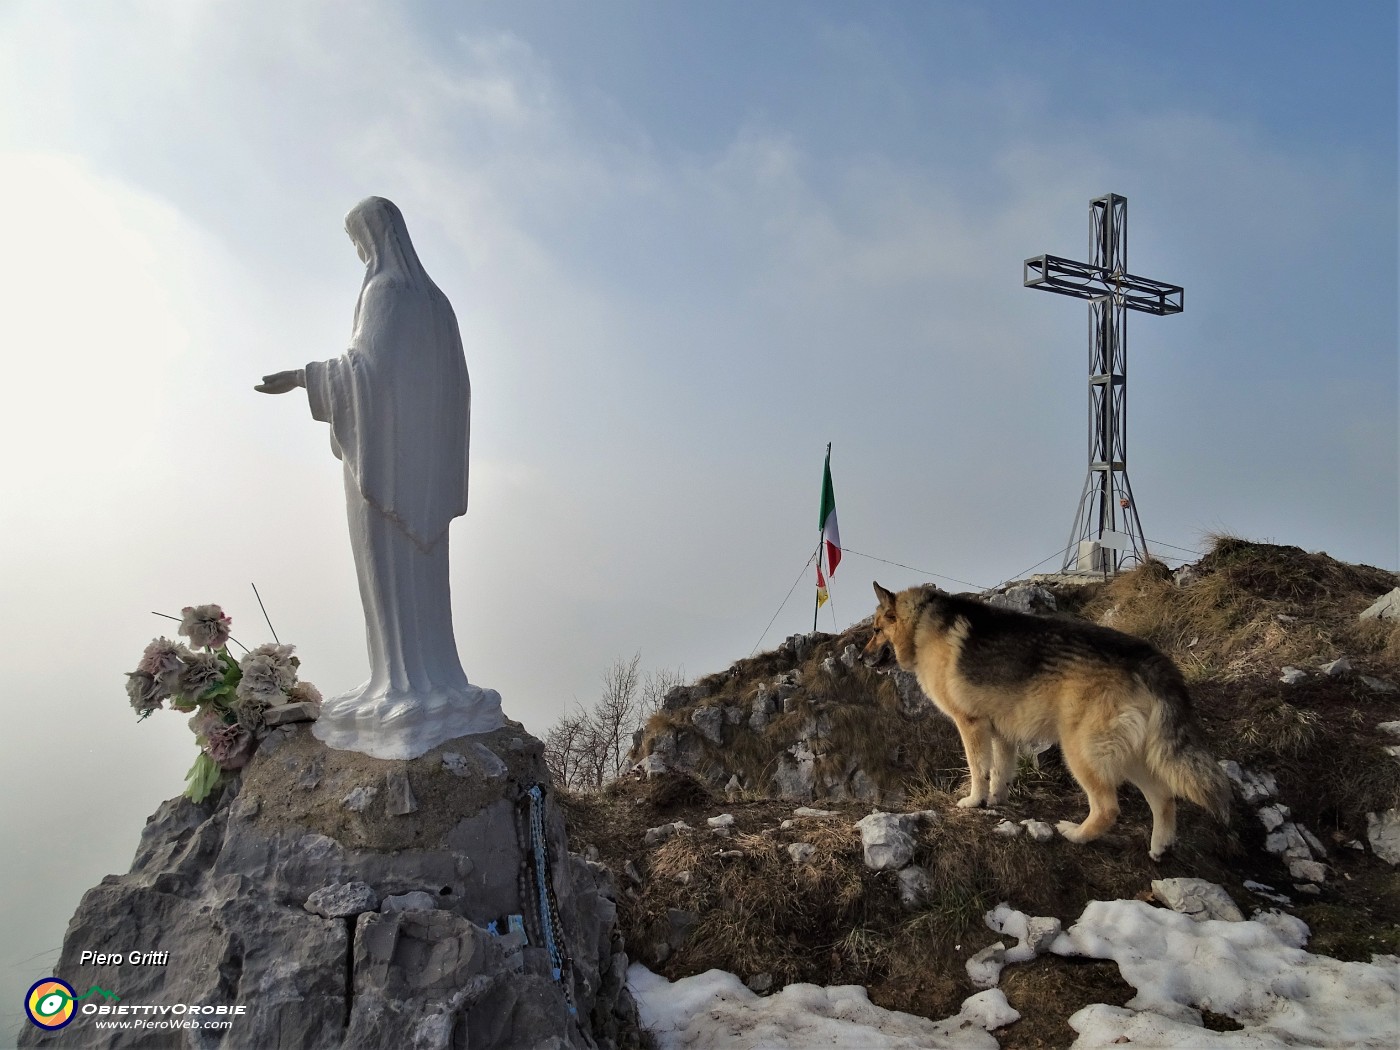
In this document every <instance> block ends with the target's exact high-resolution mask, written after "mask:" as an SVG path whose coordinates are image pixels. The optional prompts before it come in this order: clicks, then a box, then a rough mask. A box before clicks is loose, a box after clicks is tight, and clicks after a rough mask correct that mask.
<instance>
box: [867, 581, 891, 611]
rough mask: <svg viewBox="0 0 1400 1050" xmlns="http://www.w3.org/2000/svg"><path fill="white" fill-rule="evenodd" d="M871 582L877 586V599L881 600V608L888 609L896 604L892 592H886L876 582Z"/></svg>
mask: <svg viewBox="0 0 1400 1050" xmlns="http://www.w3.org/2000/svg"><path fill="white" fill-rule="evenodd" d="M870 582H871V583H873V584H874V585H875V597H876V598H878V599H880V608H882V609H887V608H889V607H890V606H891V605H893V604H894V594H893V593H892V592H890V591H887V590H885V588H883V587H881V586H880V585H879V584H878V583H876V582H875V581H874V580H871V581H870Z"/></svg>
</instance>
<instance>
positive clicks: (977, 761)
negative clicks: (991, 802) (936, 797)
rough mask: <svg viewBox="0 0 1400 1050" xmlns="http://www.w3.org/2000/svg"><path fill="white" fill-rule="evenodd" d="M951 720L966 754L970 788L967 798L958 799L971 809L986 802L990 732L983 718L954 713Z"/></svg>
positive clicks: (990, 747)
mask: <svg viewBox="0 0 1400 1050" xmlns="http://www.w3.org/2000/svg"><path fill="white" fill-rule="evenodd" d="M953 722H954V724H955V725H956V726H957V727H958V735H959V736H961V737H962V745H963V752H964V753H965V754H966V755H967V772H968V777H969V779H970V780H971V782H972V783H971V789H970V791H969V793H968V796H967V798H964V799H959V800H958V805H959V806H961V807H962V808H963V809H972V808H973V807H975V806H983V805H986V803H987V789H988V786H989V783H988V782H989V778H990V776H991V769H992V732H991V726H989V725H988V724H987V721H986V719H984V718H969V717H967V716H966V715H961V714H959V715H954V716H953Z"/></svg>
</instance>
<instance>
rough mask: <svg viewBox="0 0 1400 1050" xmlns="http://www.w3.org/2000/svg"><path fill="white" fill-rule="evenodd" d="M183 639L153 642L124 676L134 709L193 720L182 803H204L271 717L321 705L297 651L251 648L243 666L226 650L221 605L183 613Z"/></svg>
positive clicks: (244, 758) (241, 762)
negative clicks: (164, 710) (289, 707)
mask: <svg viewBox="0 0 1400 1050" xmlns="http://www.w3.org/2000/svg"><path fill="white" fill-rule="evenodd" d="M181 612H182V613H183V614H184V615H183V619H182V620H181V621H180V628H179V633H180V634H182V635H184V636H185V637H186V638H188V639H189V644H188V645H185V644H184V643H182V642H172V641H171V640H170V639H168V638H163V637H162V638H156V639H154V640H152V642H151V644H150V645H148V646H146V651H145V652H144V653H143V654H142V656H141V662H140V663H139V664H138V665H137V667H136V670H134V671H131V672H129V673H128V674H127V676H126V694H127V696H128V697H130V699H131V706H132V707H133V708H135V709H136V713H137V714H139V715H140V716H141V720H143V721H144V720H145V719H146V718H149V717H150V715H151V713H152V712H153V711H155V710H156V709H157V708H160V707H164V706H165V701H167V700H169V701H170V707H171V709H172V710H174V711H180V712H182V713H185V714H191V713H192V714H193V717H192V718H191V719H190V723H189V724H190V729H191V730H192V731H193V732H194V735H195V741H196V742H197V743H198V744H199V748H200V750H199V757H198V758H196V759H195V762H194V765H193V766H191V767H190V771H189V772H188V773H187V774H185V779H186V780H187V781H189V786H188V787H187V788H186V789H185V797H186V798H188V799H189V800H190V801H192V802H203V801H204V800H205V799H206V798H207V797H208V796H209V794H210V792H212V791H213V790H214V789H215V788H216V787H217V786H218V785H219V783H220V782H221V781H222V779H223V776H224V774H225V773H227V772H232V771H234V770H238V769H242V768H243V767H244V766H245V765H247V764H248V759H250V758H252V756H253V752H254V751H256V750H257V747H258V744H259V743H261V742H262V739H263V738H264V737H265V736H267V734H268V732H269V731H270V730H269V727H268V724H267V711H268V709H269V708H274V707H280V706H282V705H283V704H287V703H293V702H306V703H310V704H313V705H319V704H320V702H321V694H320V693H319V692H318V691H317V689H316V687H315V686H314V685H312V684H311V683H310V682H299V681H297V668H298V666H300V664H301V661H300V660H298V659H297V658H296V657H295V656H293V655H292V649H293V647H292V646H290V645H279V644H277V643H275V642H269V643H267V644H266V645H260V646H258V647H257V648H256V649H250V650H248V651H247V652H246V653H245V654H244V656H243V662H242V663H241V664H240V663H239V661H237V660H235V659H234V658H233V656H232V654H230V653H229V651H228V642H229V640H230V636H229V627H230V626H231V625H232V622H233V621H232V620H231V619H230V618H229V617H227V616H225V615H224V611H223V610H222V609H220V608H219V607H218V606H217V605H193V606H187V607H185V608H184V609H182V610H181Z"/></svg>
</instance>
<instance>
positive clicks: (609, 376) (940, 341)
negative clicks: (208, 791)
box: [0, 0, 1400, 1023]
mask: <svg viewBox="0 0 1400 1050" xmlns="http://www.w3.org/2000/svg"><path fill="white" fill-rule="evenodd" d="M464 9H465V10H464ZM1396 88H1397V80H1396V12H1395V8H1394V6H1393V5H1391V4H1386V3H1364V4H1362V3H1358V4H1354V5H1348V6H1347V8H1346V17H1336V16H1335V14H1329V13H1327V12H1326V11H1324V10H1323V9H1322V8H1320V7H1319V6H1318V5H1316V4H1311V3H1287V2H1284V3H1268V4H1264V3H1240V4H1229V5H1223V4H1214V3H1182V4H1176V5H1171V7H1170V8H1169V9H1165V10H1159V11H1154V12H1148V11H1147V10H1146V9H1143V8H1140V7H1135V6H1133V5H1122V4H1100V3H1087V2H1086V3H1082V4H1075V5H1068V6H1066V5H1059V6H1058V7H1055V6H1047V5H1044V4H1030V3H1006V4H996V5H990V4H988V5H973V4H951V3H937V2H932V0H930V2H920V3H907V4H901V3H883V4H878V5H876V4H863V5H852V4H838V3H820V2H811V3H801V4H799V3H793V2H774V3H767V4H747V3H739V2H716V3H705V4H701V3H689V4H682V3H664V4H662V3H642V2H609V3H598V4H586V5H585V4H578V3H565V2H562V0H561V2H556V3H530V2H526V3H520V2H518V0H511V2H505V0H502V2H479V3H473V4H471V5H461V4H451V3H446V2H439V3H427V2H416V3H391V2H389V0H334V2H331V0H324V2H322V0H295V2H286V0H279V2H276V3H273V2H270V0H268V2H254V0H248V2H241V3H228V2H214V0H207V2H195V0H131V2H110V0H106V2H87V3H85V2H76V0H75V2H67V3H63V4H53V3H48V2H43V0H0V192H3V196H4V199H5V200H6V201H7V202H8V205H7V219H6V222H5V223H4V232H3V235H2V236H0V347H3V348H4V357H3V360H4V384H3V390H4V398H5V407H4V411H3V412H0V457H3V476H4V478H5V482H6V491H7V496H6V498H5V499H4V500H3V502H0V578H2V579H3V580H4V590H3V600H0V626H3V637H4V639H5V644H4V647H3V649H0V653H3V660H4V668H5V672H6V674H5V682H6V693H7V705H8V708H9V710H10V712H11V721H10V723H9V729H8V731H7V732H6V733H5V734H4V736H3V738H0V740H3V742H2V743H0V749H3V759H0V787H3V795H2V796H0V797H3V798H4V799H5V800H6V801H5V802H4V803H3V804H0V805H2V806H3V809H2V810H0V813H2V814H3V825H2V826H3V830H4V832H5V841H6V842H7V844H10V847H9V848H7V849H6V850H0V889H3V891H4V892H3V893H0V901H3V904H0V908H3V909H4V910H5V915H4V922H5V928H6V931H7V935H6V937H5V938H3V941H4V949H3V951H4V952H5V953H6V954H5V957H4V959H3V963H4V967H5V969H4V970H3V971H2V972H3V973H4V974H5V980H6V985H7V987H10V988H13V989H14V991H13V994H11V993H10V992H9V991H6V990H4V989H0V996H3V1004H0V1009H3V1010H5V1011H7V1012H8V1011H10V1010H11V1006H10V1005H9V1004H11V1003H14V1004H17V1003H18V996H19V993H20V992H22V991H23V990H24V988H27V987H28V985H29V984H30V983H32V982H33V981H34V980H37V979H38V978H39V977H41V976H44V975H46V974H48V973H49V972H50V968H51V966H52V961H53V959H54V958H55V950H56V948H57V946H58V944H59V941H60V939H61V936H62V931H63V928H64V925H65V924H66V921H67V918H68V916H69V915H70V914H71V912H72V910H73V907H74V906H75V905H76V903H77V900H78V897H79V895H80V894H81V892H82V890H83V889H84V888H86V887H88V886H91V885H93V884H95V883H96V882H97V881H98V880H99V879H100V878H101V877H102V875H104V874H106V873H107V872H111V871H118V870H125V869H126V867H127V865H128V864H129V861H130V856H131V853H132V850H133V849H134V847H135V843H136V838H137V835H138V833H139V829H140V826H141V823H142V821H143V819H144V817H145V816H146V815H147V814H148V813H150V812H151V811H152V810H154V808H155V807H156V805H157V804H158V803H159V802H160V801H161V800H162V799H164V798H167V797H169V796H170V795H173V794H175V793H176V792H177V791H178V790H179V789H180V787H181V778H182V776H183V774H184V772H185V770H186V768H187V767H188V765H189V763H190V761H191V760H192V758H193V745H192V741H191V737H190V735H189V733H188V731H187V730H186V728H185V726H184V724H183V720H182V719H180V718H179V717H177V716H173V715H170V714H169V713H158V714H157V716H156V717H153V718H152V719H150V720H149V721H147V722H145V723H143V724H140V725H137V724H135V722H134V719H133V717H132V715H131V711H130V708H129V707H128V706H127V702H126V697H125V695H124V693H123V689H122V685H123V681H124V680H123V678H122V672H124V671H126V670H129V669H130V668H131V667H133V666H134V664H135V661H136V659H137V658H138V657H139V655H140V652H141V649H142V647H143V646H144V645H145V644H146V642H147V641H149V640H150V638H151V637H152V636H153V635H155V634H158V633H162V632H165V633H169V631H170V628H171V627H173V626H174V625H173V624H168V623H167V622H165V621H162V620H160V619H158V618H157V617H155V616H153V615H151V613H152V611H153V610H154V611H159V612H166V613H178V611H179V609H180V607H182V606H184V605H187V604H193V603H202V602H218V603H220V604H222V605H223V606H224V608H225V609H226V610H227V611H228V612H229V613H230V614H231V615H232V616H233V619H234V627H235V634H236V635H237V636H238V637H239V638H240V639H241V640H242V641H244V642H246V643H247V644H249V645H253V644H257V643H258V642H262V641H265V640H268V638H269V635H268V633H267V628H266V626H265V624H264V623H263V622H262V618H261V615H260V613H259V611H258V608H257V604H256V602H255V601H254V599H253V594H252V590H251V588H250V584H251V583H256V584H257V585H258V588H259V590H260V591H261V593H262V596H263V598H264V600H265V602H266V604H267V606H268V611H269V613H270V614H271V617H272V621H273V624H274V625H275V626H276V629H277V632H278V634H279V635H280V636H281V638H282V640H283V641H290V642H293V643H294V644H296V645H297V647H298V652H299V654H300V655H301V657H302V660H303V668H302V669H303V673H304V675H305V677H307V678H309V679H310V680H312V681H314V682H315V683H317V684H318V685H319V686H320V687H321V688H322V690H323V691H324V692H326V693H327V694H328V695H329V694H331V693H334V692H338V691H341V690H344V689H348V688H350V687H352V686H354V685H355V684H357V683H358V682H359V681H360V680H361V679H362V678H363V676H364V674H365V671H366V658H365V655H364V648H363V645H364V642H363V625H362V620H361V614H360V608H359V601H358V596H357V592H356V589H355V583H354V574H353V568H352V565H351V560H350V551H349V544H348V540H347V538H346V535H345V525H344V504H343V499H342V494H341V490H340V485H341V482H340V471H339V466H338V464H336V462H335V461H334V459H333V458H332V456H331V453H330V450H329V447H328V441H327V435H326V430H325V427H324V425H322V424H319V423H316V422H315V421H313V420H312V419H311V418H310V414H309V411H308V409H307V406H306V403H305V399H304V397H303V396H302V395H301V394H300V392H297V393H295V394H292V395H288V396H284V397H280V398H272V397H266V396H264V395H260V394H257V393H255V392H254V391H253V390H252V386H253V384H254V383H255V382H257V381H258V380H259V378H260V377H261V376H262V375H263V374H265V373H269V372H273V371H278V370H281V369H284V368H296V367H300V366H301V365H303V364H304V363H305V362H307V361H310V360H321V359H326V358H330V357H334V356H336V355H337V354H339V353H340V352H341V350H342V349H343V348H344V346H345V345H346V341H347V339H348V335H349V331H350V320H351V312H352V310H353V306H354V302H355V297H356V294H357V292H358V289H359V285H360V280H361V276H362V272H363V270H362V267H361V265H360V264H359V262H358V260H357V259H356V257H355V252H354V249H353V248H352V246H351V245H350V244H349V242H348V240H347V239H346V237H345V235H344V233H343V231H342V220H343V216H344V214H345V212H346V211H347V210H349V208H350V207H351V206H352V205H353V204H354V203H355V202H356V201H358V200H359V199H361V198H363V197H365V196H367V195H369V194H380V195H383V196H387V197H390V198H392V199H393V200H395V201H396V202H397V203H398V204H399V205H400V207H401V208H402V210H403V212H404V214H405V216H406V218H407V220H408V224H409V228H410V230H411V231H412V233H413V236H414V239H415V241H416V243H417V246H418V250H419V254H420V255H421V257H422V259H423V261H424V264H425V265H426V267H427V269H428V271H429V272H430V273H431V274H432V275H433V277H434V279H435V280H436V282H437V283H438V285H439V286H440V287H441V288H442V289H443V290H444V291H445V292H446V293H447V295H448V296H449V298H450V299H451V300H452V302H453V304H454V305H455V308H456V311H457V315H458V318H459V321H460V324H461V329H462V334H463V340H464V343H465V347H466V353H467V360H468V365H469V368H470V370H471V376H472V385H473V394H474V397H473V424H472V427H473V429H472V456H473V459H472V474H471V510H470V512H469V513H468V515H467V516H466V517H465V518H463V519H461V520H459V521H458V522H457V523H456V524H455V525H454V526H453V530H452V558H453V576H452V582H453V590H454V596H455V617H456V625H457V635H458V643H459V647H460V649H461V652H462V656H463V663H464V666H465V667H466V670H467V672H468V674H469V676H470V677H471V678H472V679H473V681H476V682H479V683H481V684H483V685H489V686H493V687H495V688H497V689H499V690H500V691H501V693H502V695H503V697H504V705H505V708H506V711H507V713H508V714H510V715H511V716H512V717H515V718H517V719H519V720H520V721H522V722H524V723H525V725H526V727H527V728H529V729H530V730H532V731H533V732H535V733H537V734H541V735H542V734H543V733H544V732H545V731H546V730H547V729H548V727H549V726H550V724H552V722H553V721H554V720H555V719H556V718H557V717H558V716H559V715H560V714H561V713H563V712H564V711H565V710H566V708H568V707H570V706H571V705H573V704H574V703H575V702H578V701H588V700H591V699H592V698H593V696H595V695H596V692H597V684H598V679H599V675H600V672H601V671H602V670H603V669H604V668H605V667H606V666H607V665H608V664H609V663H610V662H611V661H613V660H614V659H616V658H618V657H627V656H630V655H631V654H633V653H636V652H640V653H641V658H642V665H643V667H644V668H677V669H682V670H683V671H684V673H685V674H686V675H687V676H688V677H695V676H698V675H701V674H704V673H708V672H711V671H715V670H719V669H722V668H723V667H726V666H728V664H729V663H731V662H732V661H733V660H734V659H736V658H739V657H742V656H746V655H748V653H749V652H750V651H751V650H752V649H753V648H754V647H755V645H757V644H758V643H759V642H760V639H762V642H763V645H764V646H765V647H768V646H771V645H772V644H775V643H776V642H778V641H780V640H781V639H782V638H783V637H784V636H786V635H788V634H792V633H794V632H797V631H801V630H806V629H809V628H810V626H811V614H812V581H811V576H810V573H805V574H804V572H803V566H804V564H805V563H806V561H807V559H808V557H809V556H810V554H811V552H812V550H813V548H814V546H815V543H816V538H817V533H816V526H817V521H816V516H817V503H818V496H819V485H820V480H821V466H822V456H823V453H824V450H825V448H826V444H827V442H831V444H832V471H833V475H834V479H835V488H836V497H837V507H838V512H839V516H840V521H841V530H842V537H843V540H844V541H845V543H846V544H847V545H849V547H850V548H852V550H853V551H858V552H861V554H859V555H858V554H854V553H852V554H848V555H847V559H846V560H845V561H844V562H843V564H842V566H841V568H840V570H839V571H838V573H837V576H836V578H835V579H834V580H833V583H832V595H833V601H832V605H831V607H830V611H831V613H833V614H834V615H829V613H828V610H823V614H822V615H823V626H824V627H826V628H828V629H830V628H831V627H833V626H845V625H846V624H848V623H850V622H852V621H854V620H856V619H859V618H861V617H862V616H864V615H866V614H867V613H868V612H869V607H870V605H871V600H872V599H871V595H870V580H871V579H872V578H878V579H880V581H881V582H882V583H884V584H886V585H888V586H902V585H908V584H913V583H917V582H923V581H925V580H927V579H929V578H930V577H929V576H927V575H924V574H925V573H937V574H941V575H942V576H943V577H946V578H950V579H952V580H956V581H960V582H958V583H956V584H948V583H947V579H944V580H943V581H942V582H944V583H945V585H949V586H954V587H956V588H957V589H963V588H964V587H965V586H966V585H967V584H976V585H980V586H986V585H990V584H995V583H997V582H999V581H1002V580H1005V579H1008V578H1012V577H1015V576H1017V575H1020V574H1021V573H1023V572H1024V571H1025V570H1027V569H1028V568H1030V567H1032V566H1035V565H1036V564H1037V563H1040V562H1042V561H1047V560H1053V559H1054V556H1055V555H1056V554H1057V552H1058V551H1059V549H1060V548H1061V547H1062V546H1063V544H1064V543H1065V542H1066V540H1067V538H1068V534H1069V531H1070V525H1071V521H1072V518H1073V515H1074V510H1075V505H1076V500H1077V497H1078V495H1079V491H1080V488H1081V486H1082V484H1083V481H1084V474H1085V466H1086V451H1085V444H1086V439H1085V429H1086V426H1085V418H1086V400H1087V395H1086V390H1085V385H1086V384H1085V379H1086V357H1087V349H1086V319H1085V317H1086V308H1085V307H1084V305H1083V304H1081V303H1078V302H1075V301H1072V300H1069V299H1065V298H1062V297H1057V296H1049V295H1044V294H1040V293H1032V292H1030V291H1028V290H1026V289H1024V288H1023V287H1022V286H1021V264H1022V260H1023V259H1025V258H1026V257H1027V256H1031V255H1037V254H1041V253H1044V252H1050V253H1054V254H1059V255H1065V256H1070V257H1072V258H1084V257H1085V256H1086V254H1087V252H1088V236H1089V235H1088V223H1089V220H1088V211H1089V201H1090V199H1091V198H1094V197H1097V196H1100V195H1102V194H1105V193H1109V192H1114V193H1120V194H1123V195H1125V196H1126V197H1127V198H1128V200H1129V202H1130V204H1129V216H1130V218H1129V223H1130V230H1131V236H1130V256H1129V268H1130V270H1131V271H1132V272H1134V273H1138V274H1142V275H1145V276H1149V277H1153V278H1157V279H1160V280H1164V281H1170V282H1174V283H1178V284H1181V285H1184V286H1185V288H1186V295H1185V302H1186V310H1185V312H1184V313H1183V314H1181V315H1180V316H1175V317H1168V318H1156V317H1148V316H1144V315H1139V314H1134V315H1132V317H1131V319H1130V321H1129V327H1130V331H1131V338H1130V345H1131V354H1130V374H1131V380H1132V383H1131V398H1130V407H1131V412H1130V426H1129V448H1130V452H1131V456H1130V464H1131V469H1130V474H1131V477H1132V481H1133V485H1134V489H1135V492H1136V496H1137V502H1138V506H1139V510H1140V513H1141V517H1142V522H1143V526H1144V530H1145V532H1146V535H1147V537H1148V539H1149V541H1151V542H1153V543H1154V544H1157V545H1161V546H1158V548H1157V549H1158V550H1159V551H1161V553H1164V554H1168V555H1172V556H1173V557H1174V558H1189V557H1191V555H1190V554H1188V553H1187V552H1188V551H1190V550H1192V549H1200V546H1201V543H1202V537H1203V535H1204V534H1206V533H1209V532H1213V531H1225V532H1230V533H1234V534H1238V535H1243V536H1247V537H1250V538H1255V539H1263V540H1271V541H1275V542H1279V543H1290V544H1297V545H1299V546H1302V547H1305V548H1308V549H1312V550H1326V551H1328V552H1329V553H1331V554H1333V555H1335V556H1337V557H1340V558H1343V559H1346V560H1350V561H1362V562H1368V563H1371V564H1375V565H1380V566H1384V567H1387V568H1391V569H1394V568H1396V567H1397V563H1400V538H1397V534H1398V532H1400V529H1398V527H1397V513H1398V512H1400V511H1398V508H1397V504H1398V503H1400V498H1398V497H1397V444H1398V442H1397V356H1396V345H1397V332H1396V298H1397V292H1396V289H1397V271H1396V239H1397V217H1396V205H1397V193H1396V188H1397V187H1396ZM1168 545H1169V546H1168ZM873 559H884V561H885V562H896V563H899V564H898V565H889V564H884V563H883V562H881V561H876V560H873ZM1174 563H1175V562H1174ZM901 566H911V567H913V568H904V567H901ZM916 570H917V571H916ZM799 577H800V578H801V583H800V584H799V586H798V587H797V589H796V591H795V592H794V593H793V594H792V597H791V599H790V600H788V601H787V602H786V604H784V599H785V597H786V596H787V595H788V593H789V590H790V588H792V587H793V583H794V580H797V579H799ZM780 608H781V610H782V611H781V613H779V609H780ZM775 613H778V615H777V616H776V619H774V622H773V623H772V626H771V628H768V629H767V633H766V635H765V633H764V632H765V628H766V627H767V625H768V624H769V621H770V619H773V618H774V615H775ZM9 1016H13V1014H9ZM7 1023H8V1018H7Z"/></svg>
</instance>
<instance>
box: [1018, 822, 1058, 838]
mask: <svg viewBox="0 0 1400 1050" xmlns="http://www.w3.org/2000/svg"><path fill="white" fill-rule="evenodd" d="M1021 826H1022V827H1024V828H1025V829H1026V834H1027V835H1029V836H1030V837H1031V840H1032V841H1034V842H1049V841H1050V840H1051V839H1053V838H1054V837H1055V829H1054V828H1052V827H1051V826H1050V825H1049V824H1047V823H1045V821H1043V820H1023V821H1021Z"/></svg>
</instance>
